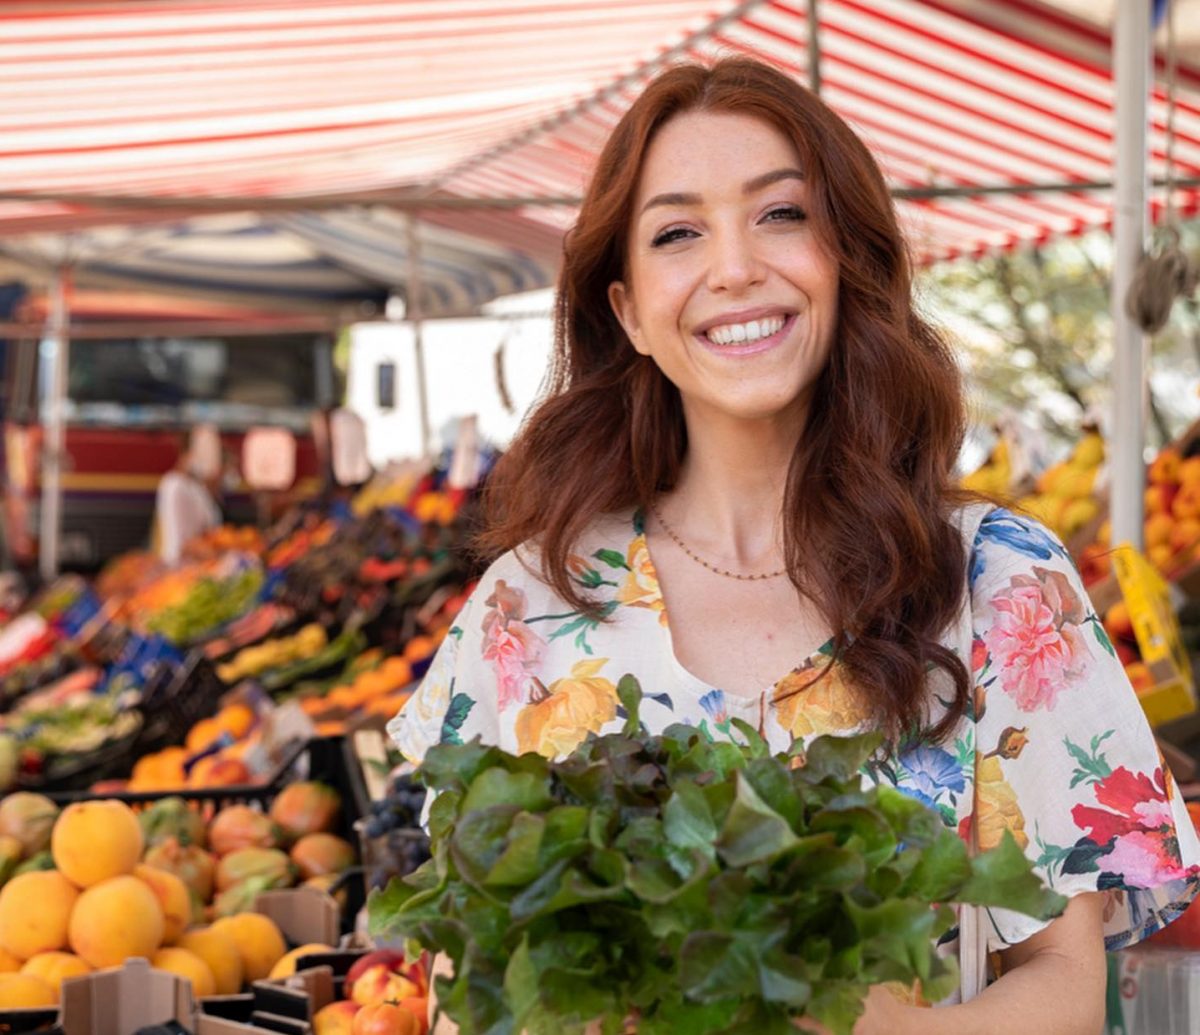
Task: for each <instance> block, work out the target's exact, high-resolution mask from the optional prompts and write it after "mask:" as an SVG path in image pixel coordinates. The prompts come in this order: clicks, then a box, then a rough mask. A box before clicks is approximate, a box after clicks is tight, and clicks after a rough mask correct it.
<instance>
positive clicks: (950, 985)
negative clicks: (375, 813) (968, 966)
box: [370, 676, 1066, 1035]
mask: <svg viewBox="0 0 1200 1035" xmlns="http://www.w3.org/2000/svg"><path fill="white" fill-rule="evenodd" d="M618 694H619V696H620V698H621V702H622V704H623V705H624V708H625V711H626V714H627V716H628V719H627V722H626V726H625V729H624V731H623V732H622V733H620V734H610V735H605V736H600V737H596V736H592V737H589V738H588V739H587V740H586V741H585V742H584V743H583V744H582V745H581V746H580V747H579V748H577V749H576V750H575V751H574V752H573V753H572V754H570V755H569V756H567V757H566V758H564V759H562V760H561V761H549V760H546V759H544V758H542V757H540V756H538V755H534V754H526V755H522V756H520V757H517V756H514V755H511V754H507V753H506V752H504V751H502V750H500V749H499V748H495V747H485V746H483V745H481V744H480V743H478V742H472V743H469V744H465V745H449V744H447V745H439V746H437V747H435V748H433V749H431V750H430V752H429V754H428V755H427V757H426V759H425V762H424V765H423V766H422V770H421V772H422V773H423V775H424V779H425V781H426V783H427V785H428V786H429V787H430V788H431V790H432V791H433V792H436V793H437V798H436V800H435V802H434V804H433V806H432V810H431V813H430V817H429V826H430V834H431V836H432V839H433V858H432V859H431V860H430V861H429V862H428V863H426V864H425V865H424V866H422V867H421V868H420V869H419V870H417V871H416V872H415V873H413V874H411V875H410V876H408V877H406V878H404V879H403V880H394V881H393V882H392V883H391V884H390V885H389V886H388V888H386V889H385V890H383V891H377V892H374V893H373V894H372V897H371V900H370V911H371V930H372V932H373V933H374V934H376V935H378V936H388V937H402V938H404V939H407V940H408V941H409V943H410V946H416V945H419V946H421V947H423V948H425V949H428V950H430V951H433V952H439V953H445V954H446V955H448V956H449V957H450V959H451V960H452V961H453V965H454V976H453V978H447V977H441V978H439V979H438V986H437V992H438V1000H439V1004H440V1008H441V1009H443V1010H444V1011H445V1012H446V1013H447V1014H448V1015H449V1016H450V1018H451V1019H452V1020H454V1021H455V1022H456V1023H457V1024H458V1025H459V1026H460V1030H461V1031H462V1033H463V1035H480V1033H483V1032H488V1033H490V1035H503V1033H512V1035H516V1033H518V1032H528V1033H529V1035H542V1033H545V1035H549V1033H551V1032H553V1033H569V1032H581V1031H582V1030H583V1029H584V1027H585V1025H586V1024H587V1023H588V1022H589V1021H593V1020H598V1021H599V1023H600V1027H601V1030H602V1031H604V1032H605V1033H615V1032H619V1031H622V1030H624V1024H625V1022H626V1018H627V1016H628V1015H629V1014H630V1013H631V1012H634V1013H635V1014H636V1016H637V1030H638V1032H639V1033H641V1035H667V1033H671V1035H693V1033H694V1035H701V1033H704V1035H714V1033H718V1032H720V1033H747V1035H749V1033H753V1035H784V1033H790V1032H793V1031H794V1030H795V1029H794V1027H793V1025H792V1019H794V1018H797V1017H801V1016H807V1017H812V1018H815V1019H816V1020H818V1021H820V1022H821V1023H822V1024H824V1025H826V1026H827V1027H828V1028H829V1029H830V1030H831V1031H832V1032H833V1033H835V1035H849V1033H850V1031H851V1029H852V1028H853V1025H854V1022H855V1019H856V1018H857V1017H858V1016H859V1014H860V1013H861V1010H862V1000H863V997H864V996H865V994H866V992H867V990H868V989H869V987H870V986H871V985H874V984H878V983H884V982H900V983H902V984H903V985H905V986H912V985H913V984H914V983H915V982H918V981H919V982H920V988H921V992H922V994H923V996H924V998H925V999H927V1000H930V1001H936V1000H938V999H941V998H943V997H945V996H946V995H947V994H948V993H949V992H951V991H952V990H953V989H954V988H955V987H956V986H957V973H956V968H955V965H954V963H953V961H952V960H948V959H945V958H943V957H941V956H939V955H938V954H937V953H936V951H935V943H936V942H937V940H938V939H939V937H941V936H942V935H944V934H946V932H947V931H948V930H949V929H950V928H951V927H952V926H953V924H954V919H955V915H954V911H953V910H952V909H951V908H950V905H949V904H950V903H954V902H961V903H970V904H974V905H981V906H1002V907H1004V908H1007V909H1013V910H1017V911H1019V912H1023V913H1027V914H1029V915H1033V916H1037V917H1050V916H1053V915H1056V914H1057V913H1059V912H1061V910H1062V909H1063V908H1064V906H1065V904H1066V900H1065V899H1063V898H1062V897H1061V896H1059V895H1056V894H1054V893H1053V892H1051V891H1048V890H1047V889H1045V888H1044V887H1043V886H1042V884H1041V882H1040V881H1039V879H1038V878H1037V876H1036V875H1035V874H1034V872H1033V870H1032V867H1031V865H1030V863H1029V862H1028V860H1027V859H1026V858H1025V856H1024V855H1023V854H1022V852H1021V851H1020V849H1019V848H1018V847H1017V845H1016V843H1015V842H1014V841H1013V840H1012V838H1011V836H1007V835H1006V837H1005V839H1004V841H1003V842H1002V843H1001V845H1000V846H999V847H997V848H995V849H993V850H991V851H989V852H986V853H984V854H981V855H979V856H976V857H974V858H971V857H970V856H969V854H968V851H967V848H966V846H965V845H964V843H963V842H962V841H961V840H960V839H959V837H958V836H957V835H956V834H955V833H954V832H953V831H951V830H949V829H947V828H946V827H945V826H944V824H943V823H942V821H941V819H940V817H938V816H937V815H936V814H935V813H934V812H932V811H930V810H929V809H928V808H927V807H926V806H925V805H924V804H923V803H921V802H920V801H918V800H916V799H915V798H912V797H909V796H907V795H905V794H903V793H901V792H900V791H897V790H895V789H893V788H890V787H886V786H867V785H865V784H864V783H863V781H862V779H861V775H860V770H861V769H862V767H863V766H864V764H865V763H866V762H867V761H868V759H870V758H871V757H872V756H873V755H874V754H875V753H876V752H877V751H878V750H879V749H880V748H881V739H880V737H879V736H878V735H873V734H872V735H861V736H857V737H850V738H835V737H821V738H817V739H816V740H814V741H812V742H811V743H809V744H808V745H807V747H806V748H805V749H804V750H803V751H801V749H800V748H799V747H797V748H794V749H793V751H792V752H791V753H790V754H780V755H772V754H771V753H770V750H769V748H768V746H767V744H766V742H765V741H764V740H763V739H762V738H761V737H760V736H759V735H758V734H757V733H756V732H755V731H754V729H753V728H752V727H750V726H748V725H746V724H745V723H741V722H737V723H736V724H737V727H738V729H739V730H740V732H741V734H742V736H743V737H744V739H745V744H744V745H738V744H734V743H730V742H713V741H711V740H709V739H707V738H706V737H705V735H704V734H703V733H702V732H701V731H699V730H697V729H695V728H693V727H689V726H683V725H674V726H671V727H669V728H668V729H666V730H665V731H664V732H663V733H662V734H661V735H656V736H650V735H648V734H647V733H646V731H645V729H644V727H642V726H641V725H640V723H639V720H638V706H639V702H640V699H641V690H640V687H639V686H638V684H637V682H636V680H634V679H633V678H632V677H631V676H626V677H624V678H623V679H622V680H621V682H620V684H619V686H618Z"/></svg>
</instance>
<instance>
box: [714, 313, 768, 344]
mask: <svg viewBox="0 0 1200 1035" xmlns="http://www.w3.org/2000/svg"><path fill="white" fill-rule="evenodd" d="M783 324H784V318H783V317H782V316H769V317H767V318H766V319H763V320H749V321H747V322H746V323H727V324H723V325H722V326H720V327H712V328H710V329H709V330H708V332H707V333H708V340H709V341H711V342H712V343H713V344H714V345H735V344H737V345H740V344H743V343H745V342H756V341H760V340H761V339H763V338H769V337H770V336H771V335H772V334H775V333H776V332H778V331H779V330H780V329H781V328H782V327H783Z"/></svg>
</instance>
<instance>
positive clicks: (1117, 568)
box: [1112, 543, 1196, 726]
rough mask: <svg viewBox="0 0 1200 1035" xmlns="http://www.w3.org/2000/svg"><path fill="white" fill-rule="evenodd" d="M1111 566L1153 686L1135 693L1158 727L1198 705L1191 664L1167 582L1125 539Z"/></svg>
mask: <svg viewBox="0 0 1200 1035" xmlns="http://www.w3.org/2000/svg"><path fill="white" fill-rule="evenodd" d="M1112 566H1113V572H1114V573H1115V574H1116V576H1117V582H1118V583H1119V584H1120V586H1121V596H1123V597H1124V598H1125V606H1126V607H1127V608H1128V609H1129V621H1130V623H1131V624H1132V625H1133V634H1134V636H1135V637H1136V638H1137V644H1138V649H1139V650H1140V651H1141V655H1142V661H1144V662H1145V663H1146V667H1147V668H1149V669H1150V673H1151V675H1153V676H1154V686H1153V688H1152V689H1150V690H1148V691H1147V692H1145V693H1143V694H1139V695H1138V698H1139V700H1140V701H1141V703H1142V708H1143V709H1144V710H1145V712H1146V717H1147V718H1148V719H1149V720H1150V724H1151V725H1152V726H1159V725H1161V724H1162V723H1164V722H1170V721H1171V720H1172V719H1178V718H1179V717H1180V716H1183V715H1188V714H1190V713H1191V712H1193V711H1195V709H1196V693H1195V684H1194V682H1193V680H1192V666H1191V662H1190V660H1189V658H1188V652H1187V647H1185V646H1184V643H1183V637H1182V636H1181V635H1180V632H1179V620H1178V618H1176V616H1175V607H1174V605H1173V604H1172V603H1171V596H1170V591H1169V589H1168V587H1167V583H1166V582H1165V581H1164V579H1163V578H1162V576H1161V575H1159V573H1158V572H1157V571H1155V569H1154V567H1153V565H1151V564H1150V562H1149V561H1148V560H1146V558H1145V557H1144V556H1143V555H1142V554H1141V553H1140V552H1139V551H1138V550H1135V549H1134V548H1133V546H1131V545H1130V544H1129V543H1121V545H1120V546H1118V547H1117V548H1116V549H1115V550H1114V551H1113V553H1112Z"/></svg>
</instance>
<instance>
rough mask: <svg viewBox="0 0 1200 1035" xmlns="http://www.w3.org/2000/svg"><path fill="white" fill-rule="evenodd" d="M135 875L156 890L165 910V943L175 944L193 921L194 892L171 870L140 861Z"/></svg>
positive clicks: (156, 894) (155, 893) (155, 892)
mask: <svg viewBox="0 0 1200 1035" xmlns="http://www.w3.org/2000/svg"><path fill="white" fill-rule="evenodd" d="M133 875H134V876H135V877H136V878H137V879H138V880H140V881H141V882H142V883H143V884H145V885H146V886H147V887H148V888H149V889H150V890H151V891H153V892H154V897H155V898H157V899H158V904H159V905H160V906H162V911H163V944H165V945H173V944H174V943H175V942H176V941H177V940H178V939H179V936H180V935H181V934H183V932H184V931H186V930H187V929H188V928H189V927H190V926H191V923H192V893H191V892H190V891H189V890H188V886H187V885H186V884H184V883H183V880H182V879H181V878H179V877H177V876H176V875H175V874H174V873H171V872H170V871H169V870H160V869H158V868H157V867H154V866H147V865H146V864H145V863H139V864H138V865H137V866H135V867H134V870H133Z"/></svg>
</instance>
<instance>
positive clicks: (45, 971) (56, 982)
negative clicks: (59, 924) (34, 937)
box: [21, 952, 92, 1003]
mask: <svg viewBox="0 0 1200 1035" xmlns="http://www.w3.org/2000/svg"><path fill="white" fill-rule="evenodd" d="M91 972H92V968H91V967H90V966H88V964H87V962H86V961H85V960H81V959H80V958H79V957H78V956H75V955H72V954H71V953H69V952H39V953H38V954H37V955H36V956H31V957H30V958H29V960H28V961H27V962H26V964H25V966H23V967H22V968H21V973H22V974H27V975H29V976H30V977H35V978H37V979H38V980H40V981H44V982H46V984H47V985H49V986H50V989H51V991H52V992H53V993H54V1001H55V1002H56V1003H58V1002H61V1001H62V983H63V981H65V980H66V979H67V978H73V977H82V976H83V975H84V974H90V973H91Z"/></svg>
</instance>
